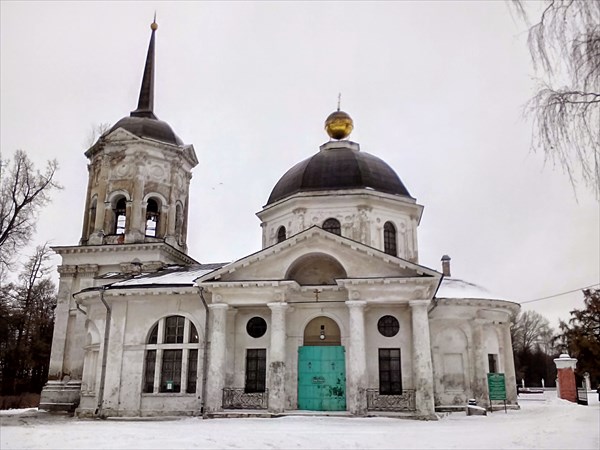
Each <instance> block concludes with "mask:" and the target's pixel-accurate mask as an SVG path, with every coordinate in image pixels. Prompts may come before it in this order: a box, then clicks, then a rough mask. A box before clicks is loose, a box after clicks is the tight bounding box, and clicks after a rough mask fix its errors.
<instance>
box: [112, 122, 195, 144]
mask: <svg viewBox="0 0 600 450" xmlns="http://www.w3.org/2000/svg"><path fill="white" fill-rule="evenodd" d="M117 128H123V129H125V130H127V131H129V132H130V133H133V134H135V135H136V136H138V137H141V138H150V139H156V140H157V141H161V142H166V143H167V144H175V145H183V141H182V140H181V139H180V138H179V136H177V135H176V134H175V132H174V131H173V129H172V128H171V126H170V125H169V124H168V123H167V122H164V121H162V120H158V119H152V118H149V117H123V118H122V119H121V120H119V121H118V122H117V123H116V124H114V125H113V127H112V128H111V129H110V133H112V132H113V131H115V130H116V129H117Z"/></svg>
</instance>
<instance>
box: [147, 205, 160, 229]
mask: <svg viewBox="0 0 600 450" xmlns="http://www.w3.org/2000/svg"><path fill="white" fill-rule="evenodd" d="M159 217H160V213H159V212H158V202H157V201H156V200H154V199H152V198H151V199H149V200H148V203H147V204H146V236H152V237H157V233H158V219H159Z"/></svg>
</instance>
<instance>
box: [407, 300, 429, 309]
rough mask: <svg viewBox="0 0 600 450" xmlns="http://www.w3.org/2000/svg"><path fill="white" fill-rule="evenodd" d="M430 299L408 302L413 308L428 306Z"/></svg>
mask: <svg viewBox="0 0 600 450" xmlns="http://www.w3.org/2000/svg"><path fill="white" fill-rule="evenodd" d="M429 303H430V300H409V301H408V304H409V305H410V307H411V308H415V307H416V308H418V307H427V306H429Z"/></svg>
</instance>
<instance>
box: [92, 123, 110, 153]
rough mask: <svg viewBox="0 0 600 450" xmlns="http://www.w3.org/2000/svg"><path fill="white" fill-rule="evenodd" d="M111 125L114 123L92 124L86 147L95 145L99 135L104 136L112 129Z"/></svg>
mask: <svg viewBox="0 0 600 450" xmlns="http://www.w3.org/2000/svg"><path fill="white" fill-rule="evenodd" d="M111 126H112V125H111V124H110V123H108V122H101V123H97V124H95V125H92V126H91V128H90V131H89V133H88V135H87V138H86V140H85V145H86V147H87V148H90V147H91V146H92V145H94V144H95V143H96V141H97V140H98V138H99V137H101V136H103V135H104V134H105V133H106V132H107V131H109V130H110V128H111Z"/></svg>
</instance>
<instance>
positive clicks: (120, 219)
mask: <svg viewBox="0 0 600 450" xmlns="http://www.w3.org/2000/svg"><path fill="white" fill-rule="evenodd" d="M113 212H114V215H115V223H114V230H115V234H125V224H126V223H127V200H125V197H121V198H119V199H118V200H117V202H116V203H115V207H114V209H113Z"/></svg>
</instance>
